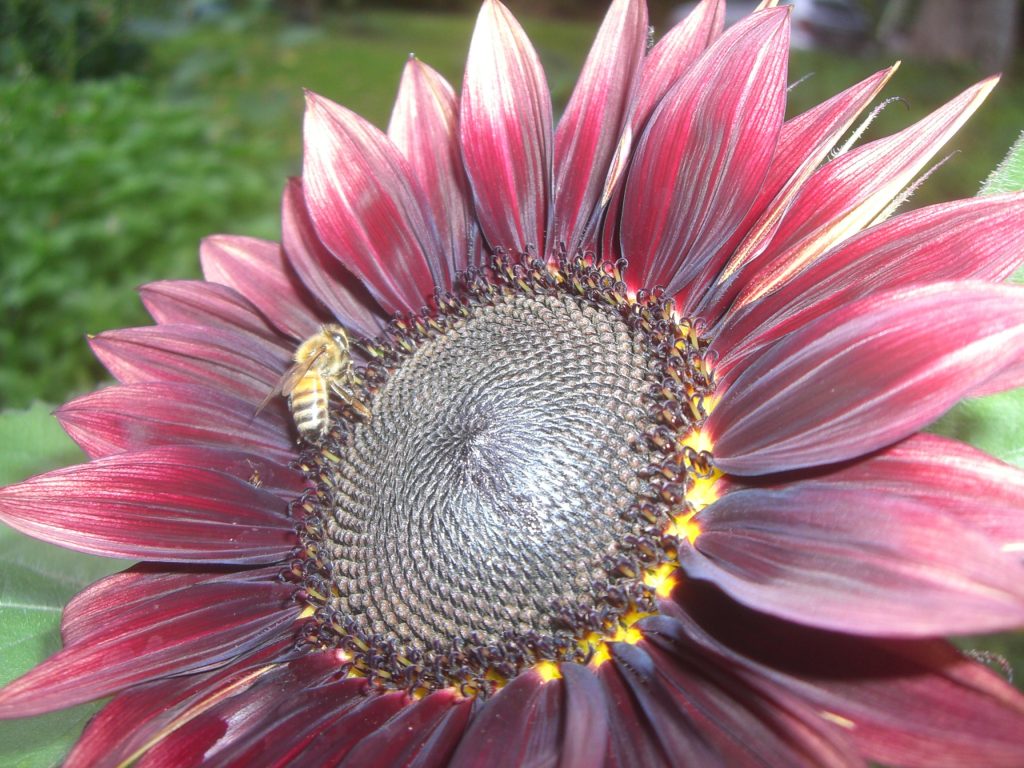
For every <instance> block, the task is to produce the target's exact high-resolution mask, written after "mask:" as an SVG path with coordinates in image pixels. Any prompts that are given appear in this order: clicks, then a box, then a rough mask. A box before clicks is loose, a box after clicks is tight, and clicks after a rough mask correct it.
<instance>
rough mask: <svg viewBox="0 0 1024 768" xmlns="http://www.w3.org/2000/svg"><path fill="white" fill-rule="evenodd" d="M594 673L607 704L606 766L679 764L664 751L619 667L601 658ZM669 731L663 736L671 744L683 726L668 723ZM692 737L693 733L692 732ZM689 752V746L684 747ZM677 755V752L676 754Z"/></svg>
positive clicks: (650, 767) (649, 767)
mask: <svg viewBox="0 0 1024 768" xmlns="http://www.w3.org/2000/svg"><path fill="white" fill-rule="evenodd" d="M597 676H598V679H599V681H600V683H601V687H602V688H603V689H604V697H603V698H604V700H605V701H606V702H607V704H608V756H607V758H606V759H605V765H606V768H659V767H660V766H666V768H667V767H668V766H672V765H681V764H683V763H682V760H681V759H675V756H673V755H670V754H666V752H665V747H664V746H663V740H662V735H661V734H659V733H658V732H657V728H656V724H655V723H654V722H652V721H651V720H650V718H649V717H648V716H647V713H646V712H645V710H644V706H643V703H640V702H637V700H636V698H635V696H634V695H633V693H632V691H631V685H630V683H631V682H632V681H631V680H627V679H626V678H625V677H624V676H623V670H622V668H621V667H620V666H619V665H618V664H615V663H611V662H605V663H604V664H602V665H601V666H599V667H598V668H597ZM670 727H671V731H670V732H669V733H666V734H664V739H665V740H666V741H669V743H670V744H671V743H672V742H673V740H674V739H675V738H676V737H678V735H679V733H680V732H681V731H682V730H684V729H685V728H686V727H687V726H686V724H683V723H675V724H670ZM694 736H695V738H696V736H697V735H696V734H694ZM685 751H689V752H691V753H692V751H693V750H685ZM680 757H681V755H680Z"/></svg>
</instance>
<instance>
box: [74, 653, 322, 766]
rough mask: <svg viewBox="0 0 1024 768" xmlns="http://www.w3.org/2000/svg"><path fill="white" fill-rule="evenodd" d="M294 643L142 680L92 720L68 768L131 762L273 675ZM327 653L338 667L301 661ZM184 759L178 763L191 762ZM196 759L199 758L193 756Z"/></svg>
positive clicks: (76, 747) (109, 703)
mask: <svg viewBox="0 0 1024 768" xmlns="http://www.w3.org/2000/svg"><path fill="white" fill-rule="evenodd" d="M294 646H295V641H294V640H293V639H292V638H290V637H285V638H282V639H281V640H278V641H277V642H276V643H271V644H269V645H267V646H265V647H263V648H260V649H259V650H257V651H255V652H253V653H250V654H248V655H246V656H243V657H242V658H240V659H237V660H235V661H233V662H231V663H229V664H226V665H224V666H222V667H219V668H218V669H216V670H213V671H211V672H203V673H199V674H191V675H183V676H180V677H172V678H168V679H164V680H156V681H154V682H151V683H143V684H141V685H137V686H135V687H133V688H130V689H128V690H127V691H124V692H122V693H119V694H117V695H116V696H114V697H113V698H112V699H111V700H110V701H109V702H108V703H107V705H106V706H104V707H103V709H101V710H100V711H99V712H98V713H96V715H95V716H94V717H93V718H92V719H91V720H90V721H89V722H88V724H87V725H86V727H85V730H84V731H83V732H82V735H81V737H80V738H79V740H78V743H77V744H75V746H74V747H73V748H72V750H71V753H70V754H69V755H68V757H67V758H66V759H65V762H64V766H65V768H108V767H110V768H112V767H113V766H118V765H124V764H126V763H132V762H133V760H134V757H133V756H137V755H138V754H140V753H141V752H142V751H143V750H144V749H145V748H146V747H147V746H149V745H152V744H153V743H155V742H156V741H158V740H159V739H160V738H162V737H163V736H166V735H167V734H168V733H170V732H172V731H173V730H174V729H175V728H176V727H177V726H179V725H180V724H182V723H184V722H187V721H188V720H190V719H191V718H192V717H195V715H196V714H198V713H200V712H203V711H206V710H207V709H208V708H209V707H210V705H211V702H214V701H216V700H219V699H222V698H224V696H225V695H231V693H232V692H236V693H237V691H238V689H239V688H240V687H243V688H244V687H247V686H249V685H252V683H253V682H254V681H255V680H256V679H258V678H259V677H260V676H261V675H265V674H268V673H269V672H270V671H271V670H272V669H274V666H273V665H271V662H274V661H279V660H283V659H285V658H287V657H288V656H289V655H294ZM320 657H328V660H329V663H328V665H327V666H329V668H330V669H331V670H334V669H336V668H337V661H336V660H335V654H334V653H326V654H319V655H317V656H307V657H306V658H304V659H303V660H302V662H309V661H310V660H312V661H318V660H319V659H320ZM189 762H190V761H189V760H187V759H183V760H181V761H179V762H178V763H177V765H179V766H180V765H188V764H189ZM191 762H195V759H193V760H192V761H191Z"/></svg>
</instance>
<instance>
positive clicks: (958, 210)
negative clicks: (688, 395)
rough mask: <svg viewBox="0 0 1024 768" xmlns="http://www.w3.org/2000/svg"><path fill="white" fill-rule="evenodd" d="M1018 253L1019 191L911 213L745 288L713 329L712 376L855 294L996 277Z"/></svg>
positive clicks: (1023, 220)
mask: <svg viewBox="0 0 1024 768" xmlns="http://www.w3.org/2000/svg"><path fill="white" fill-rule="evenodd" d="M1022 259H1024V195H999V196H993V197H976V198H972V199H970V200H960V201H957V202H954V203H943V204H940V205H933V206H929V207H927V208H921V209H918V210H916V211H911V212H910V213H906V214H904V215H902V216H898V217H896V218H894V219H890V220H888V221H886V222H884V223H882V224H879V225H878V226H875V227H872V228H870V229H868V230H865V231H864V232H861V233H860V234H858V235H855V236H854V237H852V238H850V239H849V240H847V241H845V242H844V243H842V244H841V245H839V246H838V247H836V248H835V249H833V250H832V251H829V252H828V253H826V254H824V255H823V256H821V257H820V258H819V259H817V260H816V261H815V262H813V263H812V264H811V265H810V266H808V267H807V268H806V269H804V270H802V271H801V272H799V273H797V274H795V275H793V276H792V277H790V278H789V279H787V280H786V281H784V282H783V283H782V284H781V286H780V287H779V288H778V290H776V291H774V292H772V293H770V294H768V295H765V296H762V297H761V298H760V299H756V300H754V299H749V297H751V296H754V295H756V294H758V293H759V292H760V289H759V288H758V287H757V285H756V284H751V285H749V286H748V287H747V289H746V290H745V292H744V293H742V294H741V295H740V296H739V297H738V298H737V300H736V303H735V305H734V307H745V309H744V310H740V311H739V312H735V310H734V314H733V315H732V316H731V317H730V318H729V319H728V320H727V321H726V322H725V323H724V324H723V326H722V327H721V328H720V329H719V330H718V331H717V332H716V334H715V341H714V346H715V349H716V350H720V351H721V355H720V358H721V359H720V363H719V365H718V375H719V376H720V377H721V376H722V375H723V374H725V373H727V372H728V371H729V370H730V369H731V368H732V367H733V366H734V365H735V363H736V360H737V359H738V358H740V357H743V356H745V355H747V354H749V353H750V352H751V351H753V350H756V349H757V348H759V347H762V346H764V345H765V344H767V343H769V342H772V341H775V340H776V339H779V338H781V337H782V336H784V335H786V334H787V333H789V332H790V331H792V330H795V329H797V328H799V327H800V326H801V325H803V324H805V323H807V322H808V321H809V320H811V319H813V318H815V317H818V316H819V315H822V314H824V313H825V312H828V311H829V310H832V309H834V308H836V307H840V306H843V305H844V304H848V303H850V302H851V301H854V300H855V299H858V298H860V297H862V296H867V295H870V294H872V293H877V292H878V291H880V290H884V289H887V290H891V289H895V288H902V287H906V286H911V285H914V284H920V283H926V282H938V281H940V280H969V279H981V280H992V281H1001V280H1004V279H1005V278H1007V277H1008V276H1009V275H1011V274H1012V273H1013V272H1014V270H1015V269H1016V268H1017V267H1018V266H1019V265H1020V263H1021V260H1022Z"/></svg>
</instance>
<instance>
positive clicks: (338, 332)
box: [324, 325, 349, 352]
mask: <svg viewBox="0 0 1024 768" xmlns="http://www.w3.org/2000/svg"><path fill="white" fill-rule="evenodd" d="M324 332H325V333H326V334H327V336H328V338H330V339H331V341H333V342H334V343H335V344H337V345H338V347H339V348H340V349H342V350H343V351H345V352H348V348H349V343H348V334H347V333H345V329H344V328H342V327H341V326H340V325H325V326H324Z"/></svg>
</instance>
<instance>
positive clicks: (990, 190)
mask: <svg viewBox="0 0 1024 768" xmlns="http://www.w3.org/2000/svg"><path fill="white" fill-rule="evenodd" d="M1022 189H1024V132H1022V133H1021V134H1020V136H1018V137H1017V140H1016V141H1015V142H1014V143H1013V146H1012V147H1010V151H1009V152H1007V153H1006V157H1004V158H1003V159H1002V161H1001V162H1000V163H999V165H998V167H997V168H996V169H995V170H994V171H992V173H991V174H989V177H988V178H987V179H985V183H984V184H982V185H981V191H980V192H979V193H978V194H979V195H998V194H1000V193H1002V192H1019V191H1021V190H1022Z"/></svg>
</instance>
